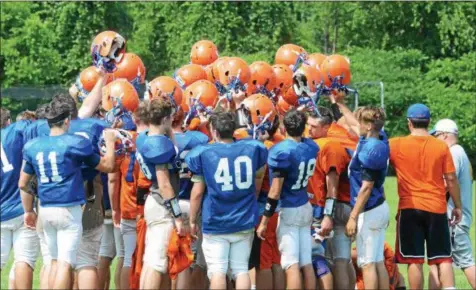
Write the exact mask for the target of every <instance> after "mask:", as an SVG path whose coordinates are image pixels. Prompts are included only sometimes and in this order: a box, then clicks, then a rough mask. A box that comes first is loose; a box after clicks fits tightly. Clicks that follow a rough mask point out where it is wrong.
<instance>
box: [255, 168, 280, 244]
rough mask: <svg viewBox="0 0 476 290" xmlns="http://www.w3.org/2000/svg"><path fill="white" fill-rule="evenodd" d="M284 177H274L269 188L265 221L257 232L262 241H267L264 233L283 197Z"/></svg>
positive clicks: (262, 221) (263, 220)
mask: <svg viewBox="0 0 476 290" xmlns="http://www.w3.org/2000/svg"><path fill="white" fill-rule="evenodd" d="M283 183H284V177H274V178H273V180H272V182H271V187H270V188H269V193H268V199H267V201H266V207H265V210H264V215H263V219H262V220H261V223H260V225H259V227H258V229H257V230H256V234H257V235H258V237H259V238H260V239H262V240H264V239H265V237H264V233H265V232H266V228H267V227H268V221H269V218H270V217H271V216H272V215H273V214H274V212H275V211H276V207H277V206H278V201H279V198H280V196H281V188H282V187H283Z"/></svg>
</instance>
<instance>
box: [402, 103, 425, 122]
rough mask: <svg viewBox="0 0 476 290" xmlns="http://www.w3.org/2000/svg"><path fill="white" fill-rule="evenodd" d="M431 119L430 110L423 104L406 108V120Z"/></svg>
mask: <svg viewBox="0 0 476 290" xmlns="http://www.w3.org/2000/svg"><path fill="white" fill-rule="evenodd" d="M430 117H431V115H430V109H428V107H427V106H425V105H423V104H413V105H411V106H410V108H408V111H407V118H409V119H421V120H429V119H430Z"/></svg>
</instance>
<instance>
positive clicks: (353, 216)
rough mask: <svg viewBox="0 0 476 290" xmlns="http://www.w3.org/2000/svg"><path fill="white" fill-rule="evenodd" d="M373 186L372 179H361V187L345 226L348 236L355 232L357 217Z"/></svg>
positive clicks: (353, 234)
mask: <svg viewBox="0 0 476 290" xmlns="http://www.w3.org/2000/svg"><path fill="white" fill-rule="evenodd" d="M373 187H374V181H367V180H363V181H362V187H361V188H360V191H359V193H358V195H357V201H356V202H355V205H354V208H353V209H352V212H351V213H350V217H349V221H348V222H347V226H346V234H347V236H349V237H352V236H355V234H356V233H357V218H358V216H359V214H360V213H361V212H362V210H363V209H364V207H365V204H367V201H368V200H369V197H370V194H371V193H372V188H373Z"/></svg>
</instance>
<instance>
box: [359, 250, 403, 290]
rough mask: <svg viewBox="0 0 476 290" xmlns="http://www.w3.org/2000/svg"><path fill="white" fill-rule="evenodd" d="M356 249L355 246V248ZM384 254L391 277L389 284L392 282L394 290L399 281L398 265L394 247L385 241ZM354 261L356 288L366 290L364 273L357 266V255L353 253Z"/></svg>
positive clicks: (391, 288) (389, 276)
mask: <svg viewBox="0 0 476 290" xmlns="http://www.w3.org/2000/svg"><path fill="white" fill-rule="evenodd" d="M353 250H354V251H355V248H354V249H353ZM383 255H384V259H385V261H384V262H385V268H386V269H387V272H388V278H389V282H390V283H389V284H390V290H394V289H395V288H396V287H397V285H398V282H399V278H400V275H399V272H398V267H397V265H396V264H395V259H394V253H393V250H392V247H391V246H390V245H389V244H388V243H387V242H385V245H384V250H383ZM352 262H353V263H354V268H355V274H356V288H357V289H358V290H364V289H365V285H364V277H363V274H362V269H360V268H359V267H357V256H356V255H352Z"/></svg>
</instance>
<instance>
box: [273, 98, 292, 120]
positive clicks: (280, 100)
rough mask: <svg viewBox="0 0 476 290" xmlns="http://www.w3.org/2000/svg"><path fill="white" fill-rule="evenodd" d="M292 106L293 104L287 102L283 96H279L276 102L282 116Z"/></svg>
mask: <svg viewBox="0 0 476 290" xmlns="http://www.w3.org/2000/svg"><path fill="white" fill-rule="evenodd" d="M292 107H293V106H291V105H290V104H289V103H288V102H286V101H285V100H284V98H283V97H282V96H279V98H278V102H277V103H276V110H277V111H278V113H279V114H280V115H281V116H284V115H285V114H286V112H287V111H289V110H291V108H292Z"/></svg>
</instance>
